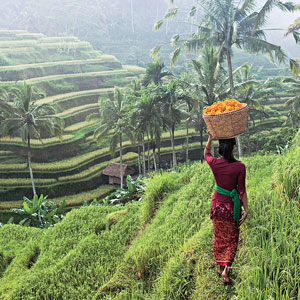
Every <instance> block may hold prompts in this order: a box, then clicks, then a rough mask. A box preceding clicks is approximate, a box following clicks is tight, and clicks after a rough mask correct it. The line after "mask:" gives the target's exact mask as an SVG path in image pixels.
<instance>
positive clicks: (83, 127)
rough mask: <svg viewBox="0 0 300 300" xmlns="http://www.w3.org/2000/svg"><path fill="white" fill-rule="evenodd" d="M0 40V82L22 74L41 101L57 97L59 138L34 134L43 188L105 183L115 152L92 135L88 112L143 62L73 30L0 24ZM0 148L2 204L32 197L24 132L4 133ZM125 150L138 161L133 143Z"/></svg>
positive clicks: (69, 189)
mask: <svg viewBox="0 0 300 300" xmlns="http://www.w3.org/2000/svg"><path fill="white" fill-rule="evenodd" d="M0 39H1V45H0V58H1V59H0V86H1V87H4V88H6V89H7V88H9V87H11V86H14V85H15V84H16V83H22V82H23V81H26V82H27V83H28V84H31V85H33V86H35V87H36V88H38V89H39V90H40V91H42V92H44V93H46V95H47V97H46V98H44V99H42V100H40V101H38V104H44V103H49V104H53V105H54V107H55V108H56V110H57V115H58V116H59V117H61V118H62V119H63V121H64V124H65V131H64V133H63V135H62V139H61V140H60V139H58V138H56V137H49V138H48V137H45V138H44V139H43V144H42V143H41V142H40V141H39V140H38V139H32V143H31V145H32V160H33V162H34V164H35V166H34V167H33V172H34V176H35V179H36V185H37V188H38V190H39V193H41V192H43V193H46V194H48V195H49V196H50V197H52V198H53V197H56V198H58V197H60V196H63V195H66V194H67V195H73V196H74V195H75V194H78V193H81V192H84V191H86V190H90V189H97V188H98V187H99V185H100V184H101V183H103V182H102V181H103V179H102V178H101V174H102V171H103V169H104V168H105V166H106V165H107V163H108V162H109V161H110V160H112V159H113V158H111V157H110V155H109V149H108V148H107V146H108V142H106V143H105V145H104V147H103V149H101V150H99V149H98V147H97V146H96V145H95V143H94V141H93V140H92V134H93V131H94V129H95V126H96V125H95V124H90V123H87V122H85V119H86V116H87V115H88V114H90V113H92V112H95V111H97V109H98V99H99V97H105V96H107V94H108V93H111V92H113V90H114V86H116V85H117V86H124V85H126V84H128V83H130V82H131V80H132V79H133V78H137V77H138V76H140V75H141V74H142V73H143V72H144V69H142V68H139V67H136V66H122V64H121V63H120V62H119V61H118V60H117V59H116V58H115V57H114V56H112V55H107V54H103V53H101V52H100V51H95V50H94V49H93V48H92V46H91V45H90V44H89V43H87V42H82V41H80V40H78V39H77V38H75V37H46V36H44V35H39V34H37V35H35V34H28V33H27V32H25V31H0ZM0 147H1V156H0V162H1V167H2V169H1V170H0V182H1V183H0V186H1V188H0V199H1V200H2V201H1V205H2V206H1V208H7V204H6V203H3V201H5V200H9V201H12V200H21V199H22V197H23V195H28V196H29V197H31V196H30V195H31V190H30V179H29V176H28V174H29V173H28V169H27V162H26V160H27V159H26V156H27V154H26V153H27V150H26V145H25V144H23V142H22V140H21V138H19V137H13V138H7V137H1V138H0ZM97 150H98V152H97V153H95V152H96V151H97ZM126 152H128V153H127V154H126V156H125V161H126V162H128V163H129V164H135V161H136V154H135V153H132V149H128V150H126V151H125V153H126ZM130 152H131V153H130ZM91 153H92V154H93V155H92V156H91ZM114 161H116V159H114ZM45 163H46V164H47V165H48V167H47V166H46V165H44V164H45ZM38 165H39V166H40V167H38ZM70 181H72V184H70ZM71 198H72V197H71ZM73 198H74V197H73ZM70 202H72V203H73V201H70ZM79 203H80V202H79ZM16 205H17V204H16ZM10 206H13V204H11V205H10ZM8 207H9V206H8Z"/></svg>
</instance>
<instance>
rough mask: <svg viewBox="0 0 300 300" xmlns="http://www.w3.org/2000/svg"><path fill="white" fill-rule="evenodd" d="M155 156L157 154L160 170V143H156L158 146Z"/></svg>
mask: <svg viewBox="0 0 300 300" xmlns="http://www.w3.org/2000/svg"><path fill="white" fill-rule="evenodd" d="M157 154H158V163H157V165H158V168H159V169H160V142H159V143H158V146H157Z"/></svg>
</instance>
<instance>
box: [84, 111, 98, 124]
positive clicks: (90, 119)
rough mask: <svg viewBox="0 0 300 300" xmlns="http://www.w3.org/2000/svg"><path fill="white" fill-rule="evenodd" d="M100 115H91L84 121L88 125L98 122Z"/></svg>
mask: <svg viewBox="0 0 300 300" xmlns="http://www.w3.org/2000/svg"><path fill="white" fill-rule="evenodd" d="M100 120H101V115H100V113H92V114H90V115H88V116H87V117H86V121H87V122H89V123H95V122H100Z"/></svg>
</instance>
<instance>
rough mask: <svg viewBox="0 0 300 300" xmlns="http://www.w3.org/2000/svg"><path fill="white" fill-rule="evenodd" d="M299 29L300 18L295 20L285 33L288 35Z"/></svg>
mask: <svg viewBox="0 0 300 300" xmlns="http://www.w3.org/2000/svg"><path fill="white" fill-rule="evenodd" d="M299 29H300V18H298V19H296V20H295V22H294V23H293V24H292V25H290V26H289V27H288V30H287V32H286V33H285V34H284V35H285V36H287V35H288V34H290V33H296V31H297V30H299ZM294 37H295V36H294ZM297 40H298V35H297V38H296V41H297Z"/></svg>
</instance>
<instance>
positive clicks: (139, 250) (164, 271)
mask: <svg viewBox="0 0 300 300" xmlns="http://www.w3.org/2000/svg"><path fill="white" fill-rule="evenodd" d="M299 150H300V132H299V133H298V135H297V136H296V138H295V140H294V144H293V146H292V147H291V149H290V150H289V152H288V153H287V154H285V155H283V156H280V157H278V156H273V155H270V156H255V157H251V158H248V159H245V160H243V161H245V163H246V165H247V191H248V196H249V206H250V213H249V217H248V219H247V221H246V222H245V224H244V225H243V226H242V228H241V230H242V232H241V237H240V243H239V249H238V253H237V257H236V261H235V263H234V267H235V268H234V269H233V278H234V282H235V284H234V285H233V286H232V287H224V286H223V284H222V281H221V279H219V278H218V277H217V274H216V267H215V264H214V260H213V255H212V224H211V221H210V220H209V209H210V199H211V195H212V192H213V189H214V181H213V177H212V175H211V172H210V169H209V167H208V166H207V165H206V164H201V163H195V164H193V165H192V166H187V167H183V168H182V169H180V170H179V171H178V172H164V173H162V174H157V175H153V176H152V178H151V179H150V180H149V181H148V182H147V187H146V192H145V195H144V197H143V200H142V202H138V203H131V204H128V205H126V206H125V207H109V208H105V207H87V208H86V207H84V208H80V209H76V210H73V211H71V212H70V213H68V214H67V216H66V218H65V219H64V220H63V221H62V222H61V223H59V224H57V225H56V226H55V227H54V228H50V229H47V230H38V229H34V228H24V227H20V226H17V225H5V226H4V227H3V228H1V229H0V258H1V263H0V276H1V279H0V298H1V299H22V300H26V299H36V297H38V299H106V300H108V299H110V300H112V299H119V300H121V299H122V300H124V299H153V300H154V299H155V300H159V299H160V300H161V299H174V300H175V299H176V300H178V299H191V300H192V299H193V300H196V299H197V300H199V299H299V297H300V289H299V280H298V279H299V275H300V269H299V264H300V254H299V251H297V249H299V247H300V241H299V238H298V237H299V233H300V232H299V228H300V226H299V225H300V222H299V200H300V194H299V184H300V176H299V175H298V176H295V173H293V172H294V171H295V170H297V171H298V170H299V168H300V160H299ZM287 174H290V176H288V175H287ZM297 174H299V172H298V173H297Z"/></svg>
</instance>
